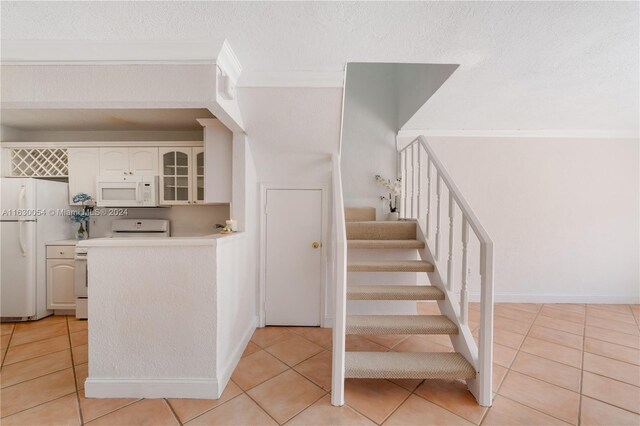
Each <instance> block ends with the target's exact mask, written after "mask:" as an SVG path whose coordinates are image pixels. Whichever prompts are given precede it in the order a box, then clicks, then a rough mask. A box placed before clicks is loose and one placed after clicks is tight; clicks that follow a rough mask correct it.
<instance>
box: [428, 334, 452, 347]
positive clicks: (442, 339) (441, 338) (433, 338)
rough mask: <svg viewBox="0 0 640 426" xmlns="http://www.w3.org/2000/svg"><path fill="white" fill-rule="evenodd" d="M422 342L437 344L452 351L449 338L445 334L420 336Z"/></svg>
mask: <svg viewBox="0 0 640 426" xmlns="http://www.w3.org/2000/svg"><path fill="white" fill-rule="evenodd" d="M422 337H423V338H424V340H426V341H428V342H433V343H437V344H438V345H442V346H446V347H448V348H451V350H453V344H452V343H451V337H449V336H448V335H446V334H427V335H424V336H422Z"/></svg>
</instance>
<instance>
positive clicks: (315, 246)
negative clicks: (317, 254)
mask: <svg viewBox="0 0 640 426" xmlns="http://www.w3.org/2000/svg"><path fill="white" fill-rule="evenodd" d="M311 247H313V248H314V249H317V248H320V243H319V242H317V241H314V242H313V244H311Z"/></svg>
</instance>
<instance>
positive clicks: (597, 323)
mask: <svg viewBox="0 0 640 426" xmlns="http://www.w3.org/2000/svg"><path fill="white" fill-rule="evenodd" d="M587 325H591V326H593V327H600V328H606V329H608V330H613V331H619V332H620V333H627V334H633V335H636V336H637V335H640V330H639V329H638V325H637V324H629V323H628V322H621V321H615V320H611V319H605V318H595V317H593V316H587ZM14 334H15V333H14Z"/></svg>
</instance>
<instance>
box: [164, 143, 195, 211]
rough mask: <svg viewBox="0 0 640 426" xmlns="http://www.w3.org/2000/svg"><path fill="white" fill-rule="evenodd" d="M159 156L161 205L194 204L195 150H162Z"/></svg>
mask: <svg viewBox="0 0 640 426" xmlns="http://www.w3.org/2000/svg"><path fill="white" fill-rule="evenodd" d="M196 149H198V148H196ZM159 154H160V155H159V157H160V172H161V175H160V204H165V205H180V204H193V202H194V200H195V198H194V197H193V193H194V190H193V187H194V185H193V183H194V175H195V174H196V171H195V170H194V169H195V168H194V167H193V164H192V163H193V148H188V147H187V148H160V153H159Z"/></svg>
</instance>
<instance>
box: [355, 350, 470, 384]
mask: <svg viewBox="0 0 640 426" xmlns="http://www.w3.org/2000/svg"><path fill="white" fill-rule="evenodd" d="M345 377H348V378H354V379H446V380H455V379H473V378H475V377H476V371H475V369H474V368H473V366H472V365H471V364H470V363H469V362H468V361H467V360H466V359H465V358H464V357H463V356H462V355H460V354H459V353H457V352H401V353H398V352H347V353H346V354H345Z"/></svg>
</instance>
